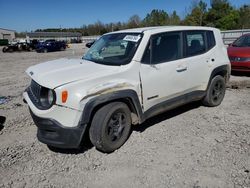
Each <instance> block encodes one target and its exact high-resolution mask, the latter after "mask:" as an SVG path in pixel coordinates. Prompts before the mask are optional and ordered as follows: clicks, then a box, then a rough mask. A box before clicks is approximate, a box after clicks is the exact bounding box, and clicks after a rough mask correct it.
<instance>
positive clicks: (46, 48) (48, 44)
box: [36, 40, 66, 53]
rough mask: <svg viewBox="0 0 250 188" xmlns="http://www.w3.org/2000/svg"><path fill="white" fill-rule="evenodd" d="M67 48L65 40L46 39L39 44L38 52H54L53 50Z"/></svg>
mask: <svg viewBox="0 0 250 188" xmlns="http://www.w3.org/2000/svg"><path fill="white" fill-rule="evenodd" d="M65 49H66V43H65V42H64V41H56V40H46V41H45V42H41V43H38V44H37V48H36V51H37V52H45V53H46V52H53V51H62V50H65Z"/></svg>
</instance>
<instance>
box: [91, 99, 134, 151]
mask: <svg viewBox="0 0 250 188" xmlns="http://www.w3.org/2000/svg"><path fill="white" fill-rule="evenodd" d="M130 128H131V112H130V110H129V108H128V106H127V105H126V104H124V103H122V102H112V103H110V104H107V105H105V106H103V107H102V108H100V109H99V110H98V111H97V112H96V113H95V115H94V118H93V120H92V123H91V127H90V130H89V137H90V140H91V142H92V144H93V145H94V146H95V147H96V148H97V149H98V150H100V151H103V152H107V153H110V152H113V151H115V150H116V149H118V148H119V147H121V146H122V145H123V144H124V143H125V142H126V140H127V138H128V136H129V133H130Z"/></svg>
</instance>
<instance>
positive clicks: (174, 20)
mask: <svg viewBox="0 0 250 188" xmlns="http://www.w3.org/2000/svg"><path fill="white" fill-rule="evenodd" d="M180 23H181V19H180V17H179V16H178V15H177V13H176V11H175V10H174V11H173V13H172V14H171V15H170V16H169V21H168V24H169V25H180Z"/></svg>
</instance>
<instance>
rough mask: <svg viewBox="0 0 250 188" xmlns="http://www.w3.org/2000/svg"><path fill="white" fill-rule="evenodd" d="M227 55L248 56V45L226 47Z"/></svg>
mask: <svg viewBox="0 0 250 188" xmlns="http://www.w3.org/2000/svg"><path fill="white" fill-rule="evenodd" d="M227 51H228V55H229V56H233V57H238V56H240V57H250V47H233V46H230V47H228V49H227Z"/></svg>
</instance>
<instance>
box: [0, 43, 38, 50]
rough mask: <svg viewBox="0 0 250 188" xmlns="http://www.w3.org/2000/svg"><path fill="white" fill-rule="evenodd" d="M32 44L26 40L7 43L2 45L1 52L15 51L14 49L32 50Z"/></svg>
mask: <svg viewBox="0 0 250 188" xmlns="http://www.w3.org/2000/svg"><path fill="white" fill-rule="evenodd" d="M33 49H34V46H33V45H32V44H31V43H28V42H17V43H13V44H9V45H8V46H5V47H3V49H2V51H3V52H15V51H19V52H21V51H32V50H33Z"/></svg>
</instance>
